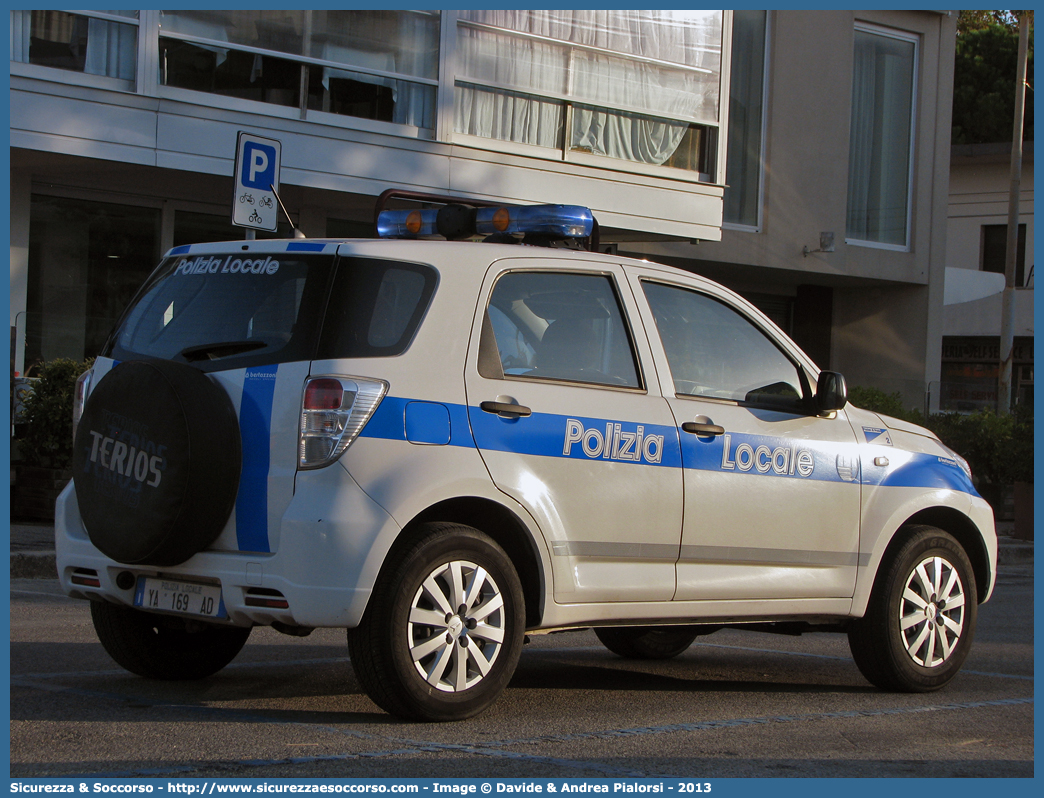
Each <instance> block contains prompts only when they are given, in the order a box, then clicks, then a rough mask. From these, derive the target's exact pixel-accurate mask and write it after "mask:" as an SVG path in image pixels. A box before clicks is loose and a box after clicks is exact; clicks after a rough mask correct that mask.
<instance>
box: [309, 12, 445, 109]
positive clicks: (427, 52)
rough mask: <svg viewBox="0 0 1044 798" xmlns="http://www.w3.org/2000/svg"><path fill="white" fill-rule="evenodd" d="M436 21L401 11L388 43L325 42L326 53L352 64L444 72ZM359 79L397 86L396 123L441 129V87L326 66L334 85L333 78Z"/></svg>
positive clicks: (327, 79) (391, 24)
mask: <svg viewBox="0 0 1044 798" xmlns="http://www.w3.org/2000/svg"><path fill="white" fill-rule="evenodd" d="M434 31H437V28H433V27H432V23H431V20H430V19H429V18H427V17H425V16H421V15H418V14H411V13H409V12H399V13H398V15H397V16H396V18H395V19H394V20H393V21H390V22H389V23H388V24H387V26H386V30H385V32H383V33H382V39H383V42H377V43H373V44H374V45H375V47H376V48H377V49H369V48H367V49H362V48H359V47H352V46H349V45H347V44H346V43H345V42H338V41H331V40H328V41H325V42H323V44H322V50H321V54H320V57H321V58H323V59H324V60H326V61H337V62H339V63H343V64H350V65H352V66H361V67H366V68H368V69H376V70H380V71H382V72H397V73H399V74H403V75H416V76H422V77H428V76H436V75H438V48H437V44H436V43H437V39H435V38H434V35H435V34H434ZM331 78H334V79H338V78H340V79H346V80H357V81H360V82H362V83H370V84H372V85H376V86H387V87H389V88H390V89H391V93H392V102H393V103H394V105H393V109H392V122H396V123H398V124H403V125H414V126H415V127H422V128H428V129H431V128H434V127H435V105H436V100H435V89H434V87H433V86H430V85H426V84H422V83H411V82H408V81H404V80H397V79H395V78H390V77H383V76H380V75H370V74H367V73H364V72H352V71H349V70H341V69H334V68H332V67H324V68H323V87H324V88H326V89H327V90H328V91H329V89H330V79H331Z"/></svg>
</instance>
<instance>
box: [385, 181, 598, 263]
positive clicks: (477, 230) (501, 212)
mask: <svg viewBox="0 0 1044 798" xmlns="http://www.w3.org/2000/svg"><path fill="white" fill-rule="evenodd" d="M389 193H390V192H385V194H383V195H382V200H384V199H386V197H387V195H388V194H389ZM397 194H398V195H399V196H405V197H407V198H409V199H414V200H422V201H435V202H446V203H447V204H445V205H444V206H443V207H441V208H423V209H415V210H394V211H386V210H380V208H381V207H382V206H383V202H380V203H379V204H378V212H377V220H376V221H377V235H378V236H379V237H381V238H445V239H447V240H451V241H459V240H464V239H473V238H481V239H482V240H483V241H488V242H496V243H511V244H517V243H525V244H537V245H542V246H551V247H555V246H557V247H562V246H565V247H571V248H575V249H580V248H584V249H591V250H595V249H597V236H598V232H597V231H598V223H597V222H596V221H595V219H594V216H593V215H592V213H591V211H590V209H589V208H585V207H583V206H580V205H499V204H493V203H490V202H488V201H486V200H479V201H476V202H475V203H474V204H475V205H478V206H479V207H473V206H472V205H470V204H465V203H467V202H470V201H469V200H465V201H464V202H461V201H459V200H456V198H450V197H435V196H434V195H423V194H419V193H418V192H401V193H398V192H397ZM450 200H456V201H453V202H450Z"/></svg>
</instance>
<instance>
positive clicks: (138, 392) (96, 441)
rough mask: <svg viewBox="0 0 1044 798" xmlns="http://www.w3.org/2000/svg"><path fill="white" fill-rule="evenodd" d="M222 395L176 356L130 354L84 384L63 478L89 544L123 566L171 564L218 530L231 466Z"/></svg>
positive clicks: (232, 447)
mask: <svg viewBox="0 0 1044 798" xmlns="http://www.w3.org/2000/svg"><path fill="white" fill-rule="evenodd" d="M241 460H242V455H241V444H240V437H239V420H238V418H237V417H236V412H235V408H234V407H233V405H232V401H231V399H229V397H228V394H226V393H225V391H224V389H222V388H221V386H220V385H218V384H217V383H215V382H213V381H212V380H211V379H210V378H209V377H207V376H206V375H205V374H203V373H202V372H201V371H199V370H197V369H195V368H192V367H191V366H187V365H184V364H182V363H172V362H169V361H162V360H157V361H152V360H150V361H140V360H131V361H126V362H124V363H120V364H119V365H117V366H116V367H114V368H113V369H112V370H111V371H110V372H109V373H108V374H106V375H105V376H104V377H103V378H102V379H101V380H100V381H99V382H98V385H97V386H96V387H95V389H94V390H93V391H92V392H91V395H90V397H89V398H88V400H87V403H86V406H85V407H84V410H83V415H82V416H81V418H80V423H79V426H78V427H77V430H76V441H75V450H74V453H73V484H74V486H75V490H76V501H77V502H78V504H79V507H80V517H81V519H82V520H83V524H84V527H85V528H86V530H87V534H88V536H89V537H90V539H91V542H92V543H93V544H94V545H95V546H96V547H97V548H98V549H99V550H100V551H101V552H102V553H103V554H105V555H106V556H108V557H111V558H112V559H113V560H116V561H117V562H121V563H127V564H132V565H176V564H178V563H181V562H184V561H185V560H187V559H188V558H189V557H191V556H192V555H193V554H195V553H196V552H198V551H200V550H202V549H204V548H206V547H207V546H209V545H210V544H211V543H213V542H214V540H215V538H217V536H218V535H219V534H221V530H222V529H223V528H224V526H225V523H226V522H227V521H228V518H229V515H230V514H231V512H232V507H233V506H234V504H235V500H236V492H237V490H238V487H239V474H240V467H241Z"/></svg>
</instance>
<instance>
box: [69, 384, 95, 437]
mask: <svg viewBox="0 0 1044 798" xmlns="http://www.w3.org/2000/svg"><path fill="white" fill-rule="evenodd" d="M93 376H94V369H88V370H87V371H85V372H84V373H83V374H81V375H80V376H79V377H78V378H77V380H76V387H75V388H74V389H73V417H72V434H73V440H74V441H75V440H76V425H77V424H79V423H80V417H81V416H82V415H83V406H84V404H85V403H86V402H87V394H88V393H90V391H91V378H92V377H93Z"/></svg>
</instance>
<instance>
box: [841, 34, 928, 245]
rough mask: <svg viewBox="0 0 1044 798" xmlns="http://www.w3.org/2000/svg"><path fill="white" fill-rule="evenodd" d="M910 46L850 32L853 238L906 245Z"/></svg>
mask: <svg viewBox="0 0 1044 798" xmlns="http://www.w3.org/2000/svg"><path fill="white" fill-rule="evenodd" d="M915 47H916V45H915V44H914V42H912V41H906V40H901V39H895V38H891V37H888V36H882V35H877V34H873V33H869V32H866V31H856V35H855V53H854V62H853V77H852V122H851V132H850V134H849V156H848V159H849V160H848V220H847V224H846V234H847V236H848V237H849V238H852V239H855V240H859V241H872V242H875V243H881V244H892V245H898V246H903V245H905V244H906V240H907V230H906V222H907V207H908V200H909V176H910V146H911V144H910V139H911V130H912V113H913V70H914V55H915Z"/></svg>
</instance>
